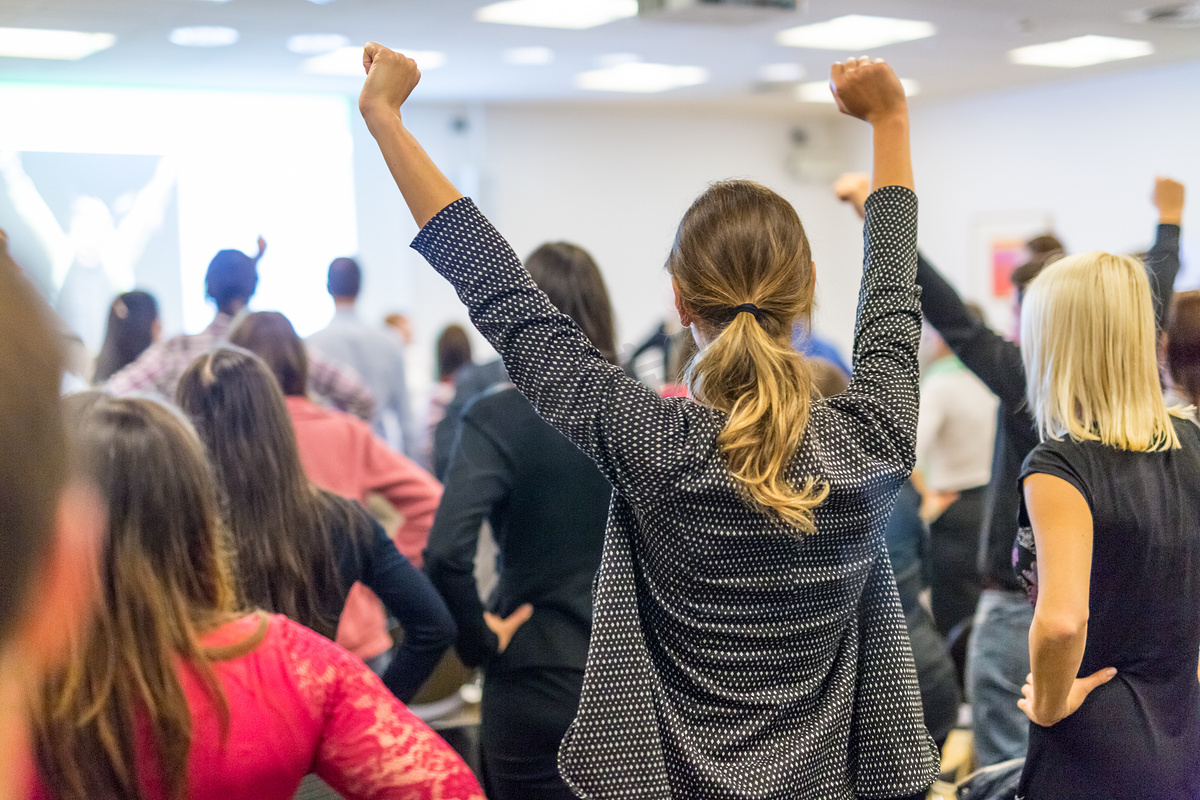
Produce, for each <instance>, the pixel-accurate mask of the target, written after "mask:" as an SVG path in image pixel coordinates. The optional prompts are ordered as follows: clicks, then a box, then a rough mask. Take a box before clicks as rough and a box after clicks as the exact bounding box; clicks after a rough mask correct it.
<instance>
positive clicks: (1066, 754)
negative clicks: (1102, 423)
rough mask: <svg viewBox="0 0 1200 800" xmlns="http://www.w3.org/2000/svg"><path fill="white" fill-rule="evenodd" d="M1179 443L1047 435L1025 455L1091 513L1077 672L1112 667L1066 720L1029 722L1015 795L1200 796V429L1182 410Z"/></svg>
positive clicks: (1023, 547)
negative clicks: (1120, 445)
mask: <svg viewBox="0 0 1200 800" xmlns="http://www.w3.org/2000/svg"><path fill="white" fill-rule="evenodd" d="M1175 429H1176V431H1177V432H1178V434H1179V438H1180V439H1181V440H1182V443H1183V448H1182V449H1180V450H1171V451H1167V452H1164V453H1136V452H1129V451H1124V450H1117V449H1115V448H1112V447H1107V446H1105V445H1102V444H1100V443H1098V442H1073V441H1070V440H1067V441H1061V442H1055V441H1048V442H1044V443H1042V444H1040V445H1038V447H1037V448H1036V449H1034V451H1033V452H1032V453H1030V455H1029V457H1028V458H1027V459H1026V460H1025V466H1024V469H1023V470H1022V473H1021V480H1022V481H1024V479H1025V478H1026V477H1028V476H1029V475H1033V474H1035V473H1041V474H1047V475H1053V476H1055V477H1058V478H1061V479H1063V480H1065V481H1067V482H1068V483H1070V484H1071V485H1072V486H1074V487H1075V488H1076V489H1078V490H1079V492H1080V494H1082V495H1083V497H1084V498H1085V499H1086V500H1087V503H1088V506H1089V508H1091V511H1092V520H1093V539H1092V542H1093V543H1092V573H1091V589H1090V595H1089V601H1088V605H1089V618H1088V633H1087V646H1086V649H1085V650H1084V654H1083V663H1082V664H1081V665H1080V669H1079V676H1080V677H1083V676H1087V675H1091V674H1092V673H1094V672H1096V671H1097V670H1101V669H1104V668H1105V667H1116V669H1117V675H1116V677H1115V678H1113V679H1112V680H1111V681H1109V682H1108V683H1106V684H1104V685H1103V686H1100V687H1099V688H1097V689H1096V690H1095V691H1093V692H1092V693H1091V694H1090V695H1089V696H1088V698H1087V699H1086V700H1085V701H1084V702H1083V705H1081V706H1080V707H1079V710H1078V711H1076V712H1075V713H1074V714H1072V715H1071V716H1069V717H1067V718H1066V719H1064V720H1062V721H1060V722H1059V723H1057V724H1056V725H1053V726H1051V727H1049V728H1043V727H1041V726H1039V725H1035V724H1032V723H1031V724H1030V736H1029V755H1028V758H1027V759H1026V763H1025V771H1024V774H1023V775H1022V777H1021V787H1020V791H1019V793H1018V794H1019V796H1021V797H1027V798H1089V800H1103V798H1123V799H1124V798H1131V797H1147V798H1150V797H1153V798H1159V799H1160V800H1167V799H1168V798H1189V800H1190V799H1192V798H1197V797H1200V682H1198V680H1197V674H1196V672H1197V660H1198V658H1200V427H1197V426H1196V425H1194V424H1192V423H1191V422H1189V421H1187V420H1178V419H1177V420H1175ZM1013 558H1014V563H1015V566H1016V571H1017V574H1018V576H1019V577H1020V579H1021V580H1022V582H1023V583H1024V584H1025V586H1026V590H1027V591H1028V592H1029V593H1030V596H1031V599H1033V600H1035V601H1036V597H1037V552H1036V549H1035V547H1034V538H1033V532H1032V530H1031V527H1030V522H1029V514H1028V511H1027V509H1026V508H1025V502H1024V499H1022V501H1021V514H1020V532H1019V534H1018V537H1017V544H1016V548H1015V549H1014V553H1013Z"/></svg>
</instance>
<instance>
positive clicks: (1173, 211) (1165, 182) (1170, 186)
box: [1154, 175, 1184, 225]
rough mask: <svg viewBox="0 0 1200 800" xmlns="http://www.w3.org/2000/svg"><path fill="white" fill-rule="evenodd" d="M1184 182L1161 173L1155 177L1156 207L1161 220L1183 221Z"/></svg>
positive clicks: (1169, 221)
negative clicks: (1165, 176)
mask: <svg viewBox="0 0 1200 800" xmlns="http://www.w3.org/2000/svg"><path fill="white" fill-rule="evenodd" d="M1183 194H1184V192H1183V184H1182V183H1180V182H1179V181H1177V180H1172V179H1171V178H1164V177H1163V176H1162V175H1159V176H1158V177H1157V178H1155V179H1154V207H1155V208H1157V209H1158V219H1159V222H1166V223H1169V224H1171V225H1179V224H1180V223H1181V222H1182V221H1183Z"/></svg>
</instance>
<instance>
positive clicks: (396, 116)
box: [359, 43, 694, 503]
mask: <svg viewBox="0 0 1200 800" xmlns="http://www.w3.org/2000/svg"><path fill="white" fill-rule="evenodd" d="M363 65H364V67H365V68H366V70H367V79H366V82H365V83H364V85H363V90H362V94H361V95H360V97H359V110H360V111H361V112H362V115H363V119H364V120H365V121H366V123H367V127H368V129H370V131H371V134H372V135H373V136H374V137H375V140H376V142H378V144H379V149H380V151H381V152H382V153H383V156H384V159H385V161H386V162H387V165H388V169H389V170H391V173H392V177H393V178H394V179H395V181H396V185H397V187H399V189H400V193H401V194H402V195H403V196H404V200H405V202H406V203H407V204H408V207H409V210H410V211H411V212H412V215H413V219H415V220H416V222H417V224H418V225H419V226H421V232H420V234H418V236H417V239H416V241H415V242H414V243H413V247H415V248H416V249H417V250H418V251H419V252H420V253H421V254H422V255H423V256H425V258H426V260H427V261H429V263H430V264H431V265H433V267H434V268H435V269H436V270H437V271H438V272H440V273H441V274H442V275H443V276H444V277H446V278H447V279H448V280H449V281H450V282H451V283H452V284H453V285H454V288H455V290H456V291H457V292H458V295H459V297H460V299H461V300H462V301H463V302H464V303H465V304H466V305H467V307H468V309H469V311H470V314H471V320H472V322H474V323H475V326H476V327H477V328H478V329H479V332H480V333H482V334H483V335H484V337H485V338H487V340H488V341H489V342H490V343H491V344H492V346H493V347H495V348H496V351H497V352H499V353H500V355H501V357H502V358H503V359H504V364H505V366H506V367H507V369H508V373H509V377H510V379H511V380H512V381H513V383H514V384H516V386H517V388H518V389H520V390H521V392H522V394H524V395H525V396H526V397H528V398H529V400H530V401H531V402H532V403H533V404H534V406H535V407H536V408H537V410H538V412H539V413H540V414H541V416H542V417H543V418H544V419H546V420H547V421H548V422H549V423H550V424H551V425H553V426H554V427H556V428H557V429H558V430H559V431H561V432H562V433H563V434H564V435H565V436H566V437H567V438H568V439H570V440H571V441H572V442H574V443H575V444H576V445H577V446H578V447H579V448H580V449H582V450H583V451H584V452H585V453H587V454H588V455H589V456H591V457H592V459H594V460H595V461H596V462H597V464H599V466H600V468H601V470H602V471H603V472H604V474H605V475H606V477H608V479H609V481H610V482H612V484H613V485H614V486H615V487H617V488H618V489H620V490H621V491H622V493H623V494H624V495H626V496H627V497H628V498H629V499H630V500H632V501H633V502H634V503H639V502H640V501H645V502H658V501H660V500H661V495H662V492H663V491H665V490H666V489H667V488H668V487H669V486H670V485H671V484H672V482H673V480H674V478H675V477H676V475H677V473H678V472H679V471H680V470H682V469H684V468H685V467H686V466H687V465H688V464H690V463H691V461H689V459H688V454H689V452H692V451H693V450H694V448H691V447H689V441H688V440H689V437H690V435H691V434H692V433H693V432H694V426H692V425H690V419H691V416H690V415H688V414H686V413H684V410H683V404H681V403H679V402H670V401H665V400H663V399H661V398H659V397H658V396H657V395H656V394H655V393H654V392H652V391H650V390H649V389H648V388H647V387H645V386H643V385H641V384H640V383H638V382H636V381H634V380H632V379H631V378H629V377H627V376H626V375H625V374H624V373H623V372H622V371H621V370H620V369H619V368H618V367H616V366H614V365H612V364H609V363H608V362H607V361H605V360H604V358H603V357H602V356H601V355H600V353H599V351H597V350H596V348H595V347H593V346H592V344H591V342H589V341H588V339H587V338H586V337H585V336H584V335H583V333H582V331H580V330H579V328H578V326H576V325H575V323H574V322H572V321H571V319H570V318H569V317H567V316H565V315H563V314H561V313H560V312H559V311H558V310H557V309H556V308H555V307H554V306H553V305H552V304H551V303H550V301H549V299H548V298H547V297H546V295H545V294H544V293H543V292H541V291H540V290H539V289H538V288H537V286H536V285H535V284H534V283H533V281H532V279H531V278H530V277H529V274H528V273H527V272H526V271H525V269H524V267H523V266H522V265H521V262H520V259H518V258H517V256H516V254H515V253H514V252H513V250H512V248H511V247H510V246H509V245H508V243H507V242H506V241H505V240H504V238H503V237H502V236H501V235H500V234H499V233H498V232H497V231H496V230H495V228H493V227H492V225H491V224H490V223H489V222H488V221H487V220H486V219H485V218H484V217H483V215H482V214H480V213H479V211H478V209H476V208H475V206H474V205H473V204H472V203H471V201H470V200H467V199H465V198H463V196H462V195H461V194H460V193H459V192H458V190H457V189H455V188H454V185H453V184H452V183H451V182H450V181H449V180H448V179H447V178H446V176H445V175H443V174H442V173H441V171H440V170H439V169H438V168H437V166H436V165H434V163H433V161H432V160H431V159H430V158H429V156H428V155H427V154H426V153H425V151H424V150H423V149H422V148H421V146H420V144H418V142H417V140H416V139H415V138H414V137H413V135H412V134H411V133H410V132H409V131H408V130H407V129H406V128H405V127H404V124H403V122H402V118H401V106H402V104H403V103H404V101H405V100H407V99H408V96H409V95H410V94H411V93H412V90H413V89H414V88H415V87H416V85H417V82H418V81H419V80H420V77H421V73H420V71H419V70H418V69H417V66H416V63H415V62H413V61H412V59H409V58H406V57H404V56H403V55H401V54H399V53H395V52H393V51H391V50H389V49H387V48H386V47H384V46H382V45H379V44H375V43H371V44H368V45H367V46H366V48H365V50H364V51H363Z"/></svg>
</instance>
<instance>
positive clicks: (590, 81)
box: [575, 62, 708, 92]
mask: <svg viewBox="0 0 1200 800" xmlns="http://www.w3.org/2000/svg"><path fill="white" fill-rule="evenodd" d="M707 80H708V70H706V69H704V68H703V67H676V66H672V65H670V64H643V63H640V62H633V63H626V64H618V65H616V66H613V67H608V68H606V69H597V70H592V71H590V72H581V73H579V74H578V75H576V76H575V85H576V86H578V87H579V88H580V89H591V90H593V91H598V92H665V91H667V90H668V89H678V88H679V87H681V86H695V85H697V84H700V83H704V82H705V81H707Z"/></svg>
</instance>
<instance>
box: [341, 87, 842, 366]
mask: <svg viewBox="0 0 1200 800" xmlns="http://www.w3.org/2000/svg"><path fill="white" fill-rule="evenodd" d="M408 114H409V115H408V116H407V117H406V122H407V123H408V124H409V125H410V126H412V127H413V128H414V130H415V132H416V133H417V135H418V137H419V138H420V139H421V141H422V142H423V143H424V144H425V145H426V148H427V149H428V150H429V151H430V152H431V154H432V155H433V157H434V159H435V160H436V161H438V163H439V164H440V165H441V166H442V168H443V171H445V172H446V173H447V174H448V175H449V176H450V177H451V178H452V179H455V180H456V182H457V183H458V184H459V185H460V187H461V186H463V185H464V184H466V185H467V186H468V188H467V189H464V191H466V192H467V193H469V194H472V195H473V196H474V197H475V199H476V201H477V202H478V203H479V204H480V206H481V208H482V209H483V210H484V213H486V214H488V216H489V217H490V218H491V220H492V221H493V222H494V223H495V224H496V225H497V227H498V228H499V229H500V231H501V232H502V233H504V235H505V236H506V237H507V238H508V239H509V241H510V242H511V243H512V245H513V247H514V248H515V249H516V251H517V253H518V254H519V255H520V256H522V257H524V256H525V255H527V254H528V253H529V252H530V251H531V250H533V249H534V248H535V247H536V246H537V245H539V244H540V243H542V242H545V241H548V240H559V239H562V240H569V241H572V242H575V243H577V244H579V245H581V246H583V247H585V248H587V249H588V250H589V251H590V252H591V253H592V254H593V256H595V258H596V260H597V262H598V263H599V264H600V267H601V269H602V271H603V272H604V275H605V279H606V281H607V283H608V288H609V292H610V294H611V295H612V298H613V303H614V307H615V311H616V316H617V325H618V343H619V344H620V345H633V344H636V343H637V342H638V341H640V340H641V339H642V338H643V337H644V336H645V335H646V334H647V333H649V332H650V330H652V329H653V327H654V326H655V325H656V324H657V323H658V321H660V320H661V319H663V318H664V317H665V316H666V315H667V314H668V313H669V309H670V290H669V281H668V279H667V277H666V274H665V271H664V270H663V263H664V260H665V258H666V255H667V251H668V249H669V248H670V245H671V241H672V238H673V236H674V233H675V227H676V225H677V224H678V222H679V219H680V217H681V216H682V215H683V212H684V211H685V210H686V208H687V206H688V205H689V203H690V202H691V201H692V199H693V198H694V197H695V196H696V195H697V194H699V193H700V192H702V191H703V190H704V188H705V186H706V185H707V184H708V183H709V182H710V181H712V180H717V179H722V178H731V177H745V178H752V179H754V180H757V181H760V182H762V183H764V184H766V185H768V186H770V187H771V188H773V189H775V190H776V191H778V192H780V193H781V194H782V195H784V196H785V197H786V198H787V199H788V200H790V201H791V202H792V203H793V204H794V205H795V206H796V208H797V210H798V211H799V213H800V217H801V219H802V220H803V221H804V223H805V225H806V227H807V230H808V234H809V237H810V239H811V240H812V244H813V251H814V257H815V260H816V262H817V265H818V266H817V268H818V302H819V309H818V318H817V324H818V328H819V329H820V330H821V331H822V332H824V333H825V334H826V335H828V336H829V337H830V338H832V339H833V340H834V341H835V342H837V343H838V344H839V345H840V346H841V347H842V349H843V351H844V352H845V353H846V355H847V356H848V355H849V348H850V343H851V339H852V334H853V315H854V308H855V303H856V299H857V291H858V278H859V273H860V270H859V265H860V262H861V234H860V228H859V226H858V223H857V220H856V219H855V218H854V217H853V215H852V214H851V213H849V211H848V210H847V209H845V208H841V207H839V206H838V204H837V203H836V202H835V201H834V200H832V198H831V195H830V192H829V188H828V187H829V183H830V182H831V181H832V179H833V177H835V176H836V174H837V173H838V172H839V171H841V170H842V169H844V168H845V167H846V166H847V164H848V163H849V162H847V160H846V155H847V153H848V152H854V151H855V150H856V147H853V146H849V145H847V144H846V142H852V143H853V142H855V141H856V138H855V136H854V135H853V134H851V135H849V136H847V134H846V131H847V130H851V131H853V130H854V125H855V123H853V122H851V121H842V120H838V119H830V118H828V117H824V118H821V119H807V120H806V119H802V118H800V117H799V116H798V114H797V115H778V114H777V115H767V116H763V115H761V114H759V115H753V114H747V113H744V112H743V113H734V112H724V113H721V112H713V111H707V110H669V109H664V108H661V107H653V106H637V107H631V106H608V105H599V106H596V105H592V106H582V105H562V106H555V105H551V106H533V107H522V106H489V107H486V108H463V107H419V108H417V109H414V111H412V112H408ZM456 119H457V120H465V121H466V123H467V124H466V130H465V131H461V132H457V131H455V130H454V129H453V126H452V123H453V121H454V120H456ZM797 127H801V128H804V129H805V130H806V131H807V132H808V134H809V136H810V140H809V144H807V145H805V146H804V147H803V148H800V149H799V150H798V151H797V150H795V149H794V147H793V144H792V141H791V132H792V130H793V129H794V128H797ZM355 149H356V155H355V163H356V170H357V176H356V177H357V181H358V206H359V218H360V226H359V239H360V247H361V253H362V258H363V262H364V265H365V268H366V269H367V270H369V273H368V278H367V280H368V281H369V285H368V288H367V296H366V297H364V300H363V305H364V313H368V314H371V315H372V316H374V315H378V314H382V313H384V312H385V311H387V310H391V309H395V308H400V309H402V310H405V311H407V312H409V313H410V315H411V316H412V318H413V319H414V321H415V322H416V323H417V328H418V335H419V336H420V341H419V342H418V343H417V345H416V346H415V347H414V352H413V353H412V354H411V356H412V360H413V362H414V366H413V371H414V373H416V374H415V375H414V376H413V377H414V378H417V379H424V378H425V377H426V376H427V374H428V371H429V368H430V367H429V359H428V355H427V354H428V353H429V352H430V351H431V349H432V346H433V337H434V336H436V333H437V331H438V330H440V329H441V327H442V326H443V325H445V324H447V323H449V322H453V321H459V322H464V323H465V322H466V314H465V312H464V311H463V310H462V308H461V306H460V305H459V303H458V301H457V299H456V298H455V297H454V295H453V294H452V292H450V290H449V289H448V287H447V286H446V284H445V282H444V281H443V280H442V279H441V278H440V277H438V276H437V275H435V274H434V273H433V272H432V270H430V269H429V268H428V267H427V266H425V264H424V262H423V261H421V260H420V258H419V257H417V256H416V255H415V253H412V252H411V251H408V252H407V253H405V252H404V251H405V249H406V247H407V244H408V242H409V241H410V240H411V237H412V235H413V234H414V233H415V227H414V226H413V225H412V222H411V219H409V218H408V217H407V212H406V211H404V209H403V206H402V204H401V203H400V198H399V195H398V193H397V192H396V189H395V187H394V185H392V184H391V181H390V178H388V176H387V173H386V169H385V167H384V165H383V162H382V159H381V158H380V157H379V155H378V152H377V151H376V150H375V148H374V143H373V142H372V141H371V139H370V137H369V135H367V134H366V133H365V130H362V129H361V128H360V129H359V131H358V133H357V138H356V141H355ZM789 159H791V161H790V162H789ZM797 165H799V167H798V168H797ZM472 187H473V188H472ZM392 265H402V266H401V267H400V268H398V269H394V268H393V266H392ZM381 266H384V267H386V269H382V270H381Z"/></svg>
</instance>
